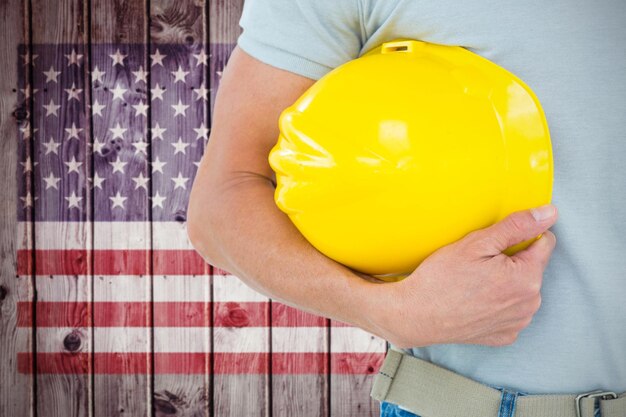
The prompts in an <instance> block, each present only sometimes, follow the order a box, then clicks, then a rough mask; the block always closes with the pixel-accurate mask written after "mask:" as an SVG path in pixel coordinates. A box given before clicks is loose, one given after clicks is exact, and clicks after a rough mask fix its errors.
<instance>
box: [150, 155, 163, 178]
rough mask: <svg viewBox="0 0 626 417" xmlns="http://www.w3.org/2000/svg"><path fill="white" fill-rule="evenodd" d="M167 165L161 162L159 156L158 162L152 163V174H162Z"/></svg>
mask: <svg viewBox="0 0 626 417" xmlns="http://www.w3.org/2000/svg"><path fill="white" fill-rule="evenodd" d="M165 165H167V162H161V161H159V157H158V156H157V158H156V160H154V161H153V162H152V173H153V174H154V173H155V172H160V173H161V174H162V173H163V167H164V166H165Z"/></svg>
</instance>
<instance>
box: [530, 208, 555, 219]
mask: <svg viewBox="0 0 626 417" xmlns="http://www.w3.org/2000/svg"><path fill="white" fill-rule="evenodd" d="M554 213H555V209H554V206H553V205H552V204H546V205H545V206H540V207H535V208H532V209H530V214H532V215H533V217H534V218H535V220H536V221H538V222H542V221H544V220H546V219H549V218H550V217H552V216H554Z"/></svg>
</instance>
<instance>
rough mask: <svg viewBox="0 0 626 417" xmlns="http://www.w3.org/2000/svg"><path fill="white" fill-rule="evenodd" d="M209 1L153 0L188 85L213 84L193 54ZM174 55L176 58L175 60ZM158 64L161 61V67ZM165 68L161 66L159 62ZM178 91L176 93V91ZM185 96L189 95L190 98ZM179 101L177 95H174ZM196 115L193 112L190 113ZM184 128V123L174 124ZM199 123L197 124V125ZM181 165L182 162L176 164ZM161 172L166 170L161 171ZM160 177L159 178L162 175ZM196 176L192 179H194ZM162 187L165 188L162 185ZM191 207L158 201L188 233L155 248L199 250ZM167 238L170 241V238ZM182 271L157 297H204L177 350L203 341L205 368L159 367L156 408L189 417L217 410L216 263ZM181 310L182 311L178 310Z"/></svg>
mask: <svg viewBox="0 0 626 417" xmlns="http://www.w3.org/2000/svg"><path fill="white" fill-rule="evenodd" d="M206 13H207V11H206V4H205V2H203V1H190V0H185V1H172V0H153V1H151V3H150V44H151V49H152V52H151V53H154V51H155V50H156V48H160V51H161V52H164V51H167V50H171V51H176V53H173V54H170V53H169V52H164V53H166V54H168V55H170V56H168V58H167V59H168V61H166V65H167V66H168V67H169V68H170V70H173V69H174V68H175V67H178V65H180V66H182V67H183V68H185V69H186V70H188V71H189V72H190V74H189V75H188V83H187V84H188V86H187V90H188V89H189V86H191V87H192V88H198V87H199V86H201V85H205V86H208V79H207V71H206V68H207V66H206V65H204V64H202V63H201V62H199V61H198V60H197V59H196V58H195V57H193V55H194V54H195V55H198V54H200V53H201V52H202V51H203V52H204V53H205V54H208V47H207V37H208V30H207V27H206ZM172 59H173V60H172ZM156 68H159V67H155V70H156ZM159 69H160V68H159ZM155 84H156V82H155V81H152V87H153V88H154V87H155ZM178 85H179V83H176V87H175V89H174V90H175V91H168V94H173V93H174V94H176V96H177V97H183V98H184V97H187V98H188V99H189V100H191V101H190V102H189V103H188V104H191V106H192V107H190V110H193V121H192V119H188V120H187V123H201V124H203V125H204V126H209V114H208V101H207V100H203V99H201V98H200V99H199V97H196V94H195V93H194V94H192V95H189V91H183V90H184V88H185V87H184V86H183V85H181V86H180V87H179V86H178ZM170 97H173V96H170ZM186 100H187V99H185V100H184V101H185V102H187V101H186ZM174 102H175V101H174ZM151 116H152V120H153V122H152V123H153V125H154V124H156V123H157V122H160V124H161V126H164V122H165V121H167V120H168V119H171V109H170V108H167V109H164V108H162V107H160V106H158V107H157V106H154V107H152V109H151ZM190 117H191V116H190ZM173 127H175V128H177V130H178V129H181V128H183V126H182V125H176V126H173ZM194 127H195V126H194ZM168 128H169V129H170V130H169V131H168V132H167V134H168V136H167V137H168V138H170V139H171V140H169V141H164V140H155V141H153V142H152V148H153V150H154V152H155V153H157V152H159V151H160V150H161V147H168V148H171V142H173V141H174V140H175V138H176V136H174V135H175V133H176V132H174V131H172V125H171V124H170V125H168ZM185 140H186V141H187V142H190V143H191V145H190V146H191V147H190V149H192V147H199V148H201V149H204V147H205V140H204V139H197V138H193V137H191V138H185ZM195 162H198V161H196V160H195V156H193V157H192V153H191V152H189V153H185V154H178V155H177V157H176V158H174V160H172V161H171V162H170V167H169V168H173V169H174V172H175V171H178V170H184V166H188V167H189V166H193V164H194V163H195ZM173 165H176V166H173ZM155 175H159V176H160V175H161V174H155ZM156 179H157V180H160V177H159V178H156ZM192 180H193V178H191V179H190V181H189V184H191V181H192ZM152 187H153V188H152V193H153V194H154V193H156V192H158V191H159V183H158V182H157V181H153V182H152ZM161 193H162V191H161ZM186 209H187V201H183V200H182V199H180V198H178V199H177V198H176V196H174V195H171V196H169V201H167V202H166V204H165V205H164V207H163V208H157V207H153V209H152V210H153V217H154V218H157V217H158V216H161V218H162V219H163V218H165V219H171V221H173V225H174V226H175V227H177V228H178V229H180V230H181V231H182V233H177V234H175V235H171V234H170V235H169V236H163V241H160V240H159V239H158V238H157V237H156V235H155V238H154V240H153V247H154V248H155V250H159V249H161V248H162V247H165V245H168V246H169V247H171V246H175V247H180V248H185V249H189V250H193V249H192V248H191V244H190V243H189V241H188V239H187V236H186V217H187V216H186ZM166 240H167V241H166ZM172 262H173V263H174V265H172V266H171V269H172V270H174V271H183V270H184V269H185V268H184V265H183V263H184V260H183V259H174V260H172ZM178 274H179V275H178V276H171V275H170V276H165V275H155V276H154V294H155V298H157V299H168V298H169V299H171V298H172V293H173V291H172V288H173V287H174V286H175V287H176V291H175V293H176V299H177V300H181V301H183V300H194V301H195V302H198V303H199V305H200V306H201V307H200V311H198V314H199V315H201V317H199V318H197V321H198V322H200V323H201V325H202V326H201V327H200V328H198V329H197V332H196V333H194V336H193V337H194V341H193V343H192V341H190V340H178V341H176V342H175V343H174V345H175V346H176V350H177V351H180V352H185V351H188V350H189V349H190V348H191V346H192V345H193V346H197V348H198V349H199V350H200V352H198V353H199V354H201V355H202V363H203V364H204V365H205V369H206V371H205V373H204V374H187V375H174V374H167V373H164V372H163V371H161V370H160V369H158V368H155V377H154V408H155V415H156V416H157V417H159V416H163V417H166V416H168V417H169V416H181V417H182V416H186V417H187V416H188V417H201V416H209V415H211V407H212V404H211V401H212V396H213V392H212V386H211V381H212V376H211V369H210V368H211V361H212V355H211V340H212V332H211V319H212V315H211V313H212V311H211V272H210V266H209V265H208V264H204V268H203V270H202V271H201V273H199V274H197V275H193V276H188V275H185V276H183V275H180V274H182V273H181V272H178ZM183 308H184V306H183V305H182V304H177V305H176V307H175V308H174V310H173V311H172V313H173V314H174V315H176V317H185V314H184V311H183V310H182V309H183ZM178 312H180V313H178ZM174 324H175V325H179V326H186V325H188V324H187V323H185V321H184V320H181V319H179V320H178V321H177V322H176V323H174ZM158 343H160V340H159V335H158V334H155V344H158Z"/></svg>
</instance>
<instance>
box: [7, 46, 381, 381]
mask: <svg viewBox="0 0 626 417" xmlns="http://www.w3.org/2000/svg"><path fill="white" fill-rule="evenodd" d="M231 47H232V46H231ZM210 50H211V51H213V47H212V48H210ZM27 51H29V52H27ZM208 51H209V48H204V46H203V45H197V46H194V47H193V48H191V50H190V47H189V46H188V45H167V44H159V45H151V46H150V50H149V51H146V45H135V44H125V45H120V44H117V45H110V44H92V45H90V46H89V48H88V49H87V48H86V47H85V46H84V45H72V44H54V45H45V44H35V45H30V46H28V47H24V46H22V47H21V48H20V50H19V51H18V54H19V59H18V66H19V68H18V73H19V74H20V77H21V78H20V79H19V84H20V85H19V86H17V89H18V92H17V94H18V95H19V96H20V97H19V99H20V100H24V102H25V103H26V104H27V105H26V107H25V111H26V112H27V116H28V117H27V119H28V120H30V123H26V124H23V125H22V126H21V127H20V129H19V138H20V139H19V140H20V145H19V162H20V163H19V165H18V172H17V175H18V178H19V179H20V182H19V187H18V194H19V195H18V196H17V207H16V210H17V217H18V220H19V227H20V229H21V231H20V233H19V236H25V238H24V239H23V241H22V242H21V244H20V246H19V247H18V249H17V250H18V256H17V257H18V274H19V275H21V276H24V277H30V276H32V277H34V279H35V283H36V303H35V305H33V303H32V302H31V301H28V300H25V301H21V302H19V303H18V306H17V317H18V330H20V331H25V332H30V331H32V329H33V327H36V337H35V340H34V343H32V345H30V346H25V347H24V350H23V351H22V352H19V353H18V358H17V366H18V368H19V371H20V372H22V373H30V372H33V371H34V369H33V367H34V366H36V372H37V373H38V374H88V373H94V374H146V373H154V374H203V373H212V374H216V375H217V374H268V373H271V374H282V375H290V374H329V373H330V374H344V375H345V374H361V375H367V374H374V373H375V372H376V371H377V370H378V367H379V365H380V363H381V361H382V358H383V355H384V352H385V343H384V341H382V340H380V339H378V338H375V337H373V336H372V335H369V334H367V333H366V332H364V331H362V330H360V329H357V328H354V327H350V326H347V325H344V324H341V323H335V322H332V323H331V322H330V321H329V320H327V319H324V318H321V317H316V316H313V315H310V314H306V313H303V312H300V311H298V310H296V309H293V308H291V307H287V306H285V305H282V304H280V303H277V302H271V301H270V300H268V299H267V298H266V297H265V296H263V295H261V294H258V293H256V292H255V291H253V290H251V289H250V288H249V287H247V286H246V285H245V284H244V283H243V282H242V281H240V280H239V279H238V278H237V277H235V276H233V275H231V274H230V273H228V272H226V271H221V270H219V269H217V268H212V267H211V266H209V265H207V264H206V263H205V262H204V261H203V260H202V259H201V258H200V257H199V256H198V255H197V254H196V253H195V251H194V250H193V248H192V246H191V245H190V244H189V242H188V240H187V234H186V226H185V220H186V207H187V202H188V198H189V193H190V189H191V185H192V182H193V178H194V175H195V173H196V171H197V169H198V164H199V163H200V160H201V157H202V154H203V151H204V149H205V147H206V144H207V142H208V140H209V132H210V121H209V120H210V118H209V109H210V107H211V106H210V103H211V102H212V99H213V97H214V96H215V91H214V90H215V88H216V86H217V84H218V82H219V77H220V75H221V66H223V62H221V61H220V60H210V59H209V55H210V54H209V52H208ZM27 64H29V65H27ZM211 65H217V66H218V67H216V68H210V66H211ZM26 67H28V68H29V70H28V71H27V70H25V69H26ZM209 74H211V77H214V78H215V79H209ZM210 87H212V88H210ZM215 198H219V196H215ZM29 228H34V233H33V234H32V236H34V239H32V241H31V239H28V238H26V237H28V236H30V234H29V232H28V230H29ZM33 355H36V358H35V359H36V360H33V359H34V358H33ZM34 364H36V365H34Z"/></svg>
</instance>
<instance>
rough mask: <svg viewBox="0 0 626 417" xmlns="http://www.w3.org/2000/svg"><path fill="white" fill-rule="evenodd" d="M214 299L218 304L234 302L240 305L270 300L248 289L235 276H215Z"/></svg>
mask: <svg viewBox="0 0 626 417" xmlns="http://www.w3.org/2000/svg"><path fill="white" fill-rule="evenodd" d="M213 299H214V301H216V302H220V301H234V302H239V303H245V302H255V301H267V300H268V298H267V297H266V296H264V295H263V294H260V293H258V292H256V291H255V290H253V289H252V288H250V287H248V286H247V285H246V284H245V283H244V282H243V281H241V280H240V279H239V278H237V277H236V276H234V275H214V276H213Z"/></svg>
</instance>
